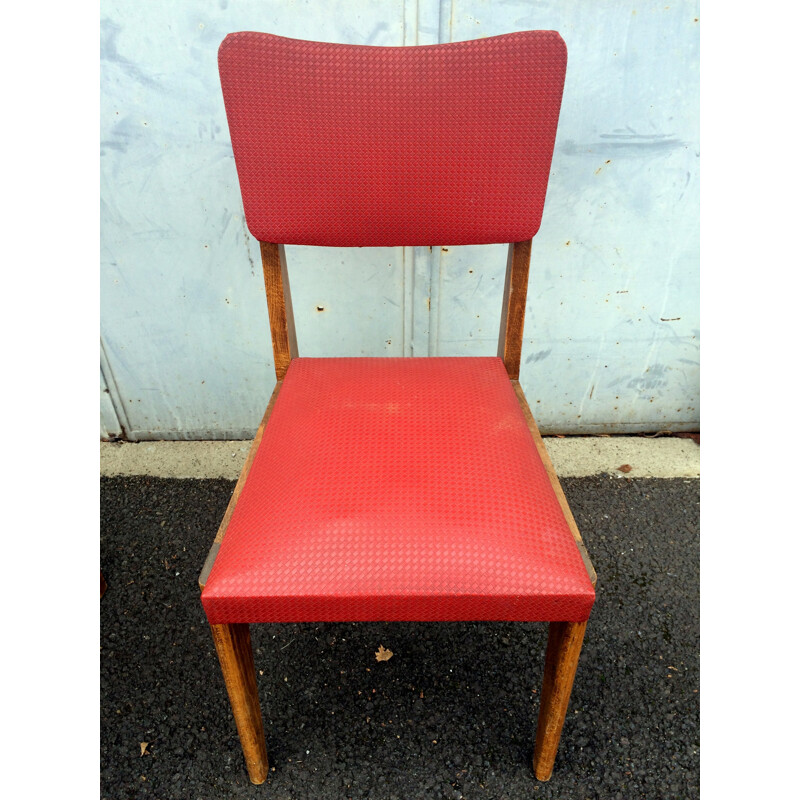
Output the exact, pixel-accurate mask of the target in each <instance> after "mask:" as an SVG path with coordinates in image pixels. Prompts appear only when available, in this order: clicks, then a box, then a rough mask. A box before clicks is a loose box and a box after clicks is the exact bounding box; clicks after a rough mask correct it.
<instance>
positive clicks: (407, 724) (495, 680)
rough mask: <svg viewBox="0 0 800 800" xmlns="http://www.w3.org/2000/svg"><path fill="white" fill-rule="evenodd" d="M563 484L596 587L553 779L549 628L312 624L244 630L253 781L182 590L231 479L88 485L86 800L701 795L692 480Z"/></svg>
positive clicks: (192, 583)
mask: <svg viewBox="0 0 800 800" xmlns="http://www.w3.org/2000/svg"><path fill="white" fill-rule="evenodd" d="M562 485H563V487H564V491H565V492H566V494H567V497H568V499H569V502H570V506H571V508H572V510H573V513H574V514H575V517H576V520H577V522H578V526H579V528H580V529H581V532H582V534H583V537H584V540H585V542H586V545H587V548H588V550H589V553H590V555H591V557H592V561H593V563H594V565H595V568H596V570H597V574H598V587H597V601H596V604H595V607H594V610H593V612H592V617H591V619H590V621H589V626H588V629H587V633H586V639H585V642H584V646H583V653H582V655H581V661H580V665H579V667H578V674H577V678H576V681H575V687H574V689H573V693H572V700H571V704H570V709H569V712H568V717H567V721H566V723H565V726H564V731H563V734H562V740H561V748H560V750H559V755H558V757H557V759H556V764H555V770H554V773H553V777H552V779H551V780H550V781H549V782H548V783H540V782H537V781H536V780H535V779H534V777H533V772H532V769H531V756H532V748H533V737H534V733H535V728H536V714H537V711H538V692H539V689H540V684H541V677H542V668H543V661H544V649H545V644H546V638H547V626H546V625H545V624H542V623H357V624H351V623H324V624H301V625H292V624H281V625H277V624H270V625H256V626H253V627H252V628H251V630H252V635H253V646H254V649H255V662H256V670H257V672H258V673H259V691H260V695H261V705H262V710H263V712H264V723H265V729H266V736H267V751H268V753H269V756H270V764H271V771H270V776H269V778H268V780H267V782H266V783H265V784H263V785H262V786H259V787H256V786H252V785H251V784H250V783H249V781H248V780H247V775H246V772H245V768H244V762H243V758H242V755H241V748H240V746H239V742H238V738H237V736H236V729H235V726H234V723H233V718H232V716H231V713H230V709H229V705H228V700H227V696H226V693H225V688H224V685H223V682H222V677H221V674H220V671H219V665H218V663H217V660H216V654H215V652H214V646H213V644H212V641H211V636H210V634H209V631H208V626H207V623H206V620H205V616H204V614H203V610H202V607H201V604H200V599H199V589H198V586H197V576H198V575H199V572H200V569H201V567H202V564H203V561H204V559H205V556H206V553H207V551H208V548H209V546H210V543H211V541H212V540H213V538H214V535H215V532H216V525H217V523H218V521H219V520H220V519H221V518H222V515H223V513H224V510H225V507H226V504H227V502H228V498H229V497H230V494H231V492H232V490H233V486H234V483H233V482H232V481H228V480H177V479H164V478H153V477H118V478H104V479H102V480H101V564H102V568H103V572H104V574H105V577H106V580H107V581H108V591H107V592H106V595H105V597H104V598H103V599H102V600H101V602H100V614H101V641H100V645H101V652H100V674H101V681H100V685H101V696H100V726H101V753H100V769H101V797H103V798H108V800H117V799H119V800H122V799H123V798H124V799H125V800H129V799H130V798H157V799H158V800H172V799H173V798H175V799H176V800H177V799H178V798H181V799H183V798H191V799H192V800H201V799H202V800H212V799H213V798H264V799H265V800H266V798H270V799H271V798H275V799H276V800H277V798H281V800H283V799H284V798H292V800H302V799H303V798H311V799H313V800H333V799H334V798H375V799H376V800H391V799H392V798H397V800H415V799H416V798H425V799H426V800H428V798H432V799H437V798H448V799H450V798H454V799H455V798H466V799H467V800H473V798H508V800H512V799H513V798H560V800H570V799H571V798H623V799H624V800H632V799H633V798H649V799H653V798H696V797H699V771H700V769H699V737H700V734H699V635H700V630H699V530H698V520H699V481H698V480H684V479H643V478H642V479H620V478H612V477H606V476H596V477H591V478H567V479H564V480H563V481H562ZM380 645H383V647H385V648H388V649H390V650H391V651H392V652H393V656H392V658H391V659H389V660H388V661H382V662H377V661H376V658H375V651H377V650H378V647H379V646H380ZM145 742H146V743H147V745H146V746H145V747H144V751H143V748H142V743H145Z"/></svg>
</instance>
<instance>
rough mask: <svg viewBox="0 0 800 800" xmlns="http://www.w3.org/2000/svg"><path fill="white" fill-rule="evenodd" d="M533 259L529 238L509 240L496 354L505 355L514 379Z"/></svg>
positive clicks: (518, 361) (519, 354)
mask: <svg viewBox="0 0 800 800" xmlns="http://www.w3.org/2000/svg"><path fill="white" fill-rule="evenodd" d="M530 263H531V240H530V239H527V240H526V241H524V242H512V243H511V244H509V246H508V262H507V264H506V284H505V288H504V290H503V311H502V315H501V317H500V340H499V341H498V344H497V355H498V356H499V357H500V358H502V359H503V363H504V364H505V366H506V371H507V372H508V377H509V378H510V379H511V380H512V381H517V380H519V364H520V359H521V357H522V331H523V328H524V327H525V300H526V298H527V296H528V271H529V268H530Z"/></svg>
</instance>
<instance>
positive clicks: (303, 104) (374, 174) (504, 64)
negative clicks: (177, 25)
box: [219, 31, 567, 246]
mask: <svg viewBox="0 0 800 800" xmlns="http://www.w3.org/2000/svg"><path fill="white" fill-rule="evenodd" d="M566 61H567V52H566V48H565V46H564V42H563V40H562V39H561V37H560V36H559V35H558V33H556V32H555V31H523V32H520V33H510V34H506V35H504V36H493V37H489V38H485V39H478V40H475V41H469V42H455V43H453V44H440V45H429V46H420V47H369V46H362V45H343V44H326V43H323V42H306V41H301V40H297V39H286V38H283V37H280V36H272V35H271V34H268V33H253V32H242V33H232V34H229V35H228V36H227V37H226V38H225V40H224V41H223V42H222V45H221V46H220V49H219V71H220V78H221V82H222V91H223V95H224V98H225V109H226V111H227V115H228V124H229V127H230V133H231V142H232V144H233V152H234V156H235V159H236V167H237V170H238V173H239V183H240V186H241V190H242V196H243V199H244V210H245V215H246V218H247V225H248V227H249V228H250V232H251V233H252V234H253V236H255V237H256V238H257V239H260V240H261V241H267V242H276V243H281V244H313V245H341V246H378V245H386V246H388V245H447V244H452V245H457V244H484V243H488V242H518V241H523V240H526V239H530V238H531V237H532V236H533V235H534V234H535V233H536V231H537V230H538V229H539V224H540V221H541V217H542V208H543V205H544V197H545V191H546V189H547V179H548V176H549V171H550V162H551V158H552V154H553V146H554V142H555V135H556V126H557V123H558V114H559V109H560V105H561V93H562V89H563V85H564V74H565V70H566Z"/></svg>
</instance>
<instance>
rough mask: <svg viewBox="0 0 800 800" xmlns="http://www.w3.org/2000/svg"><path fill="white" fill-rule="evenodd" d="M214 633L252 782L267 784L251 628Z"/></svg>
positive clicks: (214, 627)
mask: <svg viewBox="0 0 800 800" xmlns="http://www.w3.org/2000/svg"><path fill="white" fill-rule="evenodd" d="M211 634H212V636H213V637H214V645H215V646H216V648H217V655H218V656H219V664H220V667H222V676H223V677H224V678H225V686H226V687H227V689H228V697H229V698H230V701H231V709H232V710H233V718H234V719H235V720H236V727H237V729H238V731H239V740H240V741H241V743H242V750H243V752H244V760H245V763H246V764H247V772H248V774H249V775H250V780H251V781H252V782H253V783H264V781H265V780H266V779H267V771H268V769H269V763H268V762H267V744H266V741H265V740H264V723H263V722H262V719H261V706H260V705H259V702H258V687H257V686H256V670H255V664H254V663H253V648H252V646H251V644H250V626H249V625H247V624H243V623H235V624H230V625H212V626H211Z"/></svg>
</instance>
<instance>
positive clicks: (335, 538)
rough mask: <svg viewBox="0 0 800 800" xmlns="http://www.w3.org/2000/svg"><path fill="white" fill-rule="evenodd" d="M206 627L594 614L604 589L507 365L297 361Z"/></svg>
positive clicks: (208, 599)
mask: <svg viewBox="0 0 800 800" xmlns="http://www.w3.org/2000/svg"><path fill="white" fill-rule="evenodd" d="M202 601H203V605H204V607H205V611H206V614H207V615H208V619H209V621H210V622H211V623H212V624H213V623H231V622H303V621H308V622H322V621H366V620H408V621H410V620H528V621H558V620H562V621H570V622H576V621H581V620H585V619H588V617H589V612H590V610H591V607H592V603H593V602H594V588H593V587H592V584H591V581H590V579H589V576H588V574H587V572H586V568H585V567H584V564H583V561H582V559H581V556H580V553H579V552H578V548H577V546H576V544H575V541H574V539H573V538H572V534H571V533H570V530H569V528H568V526H567V523H566V521H565V519H564V514H563V512H562V511H561V507H560V505H559V503H558V500H557V499H556V496H555V493H554V492H553V489H552V487H551V485H550V481H549V479H548V477H547V473H546V472H545V469H544V466H543V464H542V461H541V459H540V457H539V455H538V453H537V451H536V447H535V445H534V442H533V439H532V437H531V435H530V432H529V430H528V428H527V425H526V422H525V418H524V416H523V414H522V410H521V409H520V407H519V403H518V401H517V398H516V395H515V393H514V390H513V388H512V386H511V383H510V381H509V379H508V375H507V374H506V371H505V368H504V366H503V362H502V361H501V360H500V359H499V358H326V359H319V358H298V359H295V360H293V361H292V363H291V366H290V367H289V371H288V373H287V375H286V379H285V381H284V384H283V387H282V389H281V391H280V394H279V395H278V398H277V401H276V403H275V406H274V408H273V411H272V415H271V416H270V419H269V421H268V423H267V426H266V429H265V431H264V436H263V439H262V441H261V445H260V447H259V449H258V453H257V455H256V457H255V460H254V462H253V466H252V468H251V471H250V475H249V478H248V480H247V482H246V484H245V487H244V490H243V491H242V494H241V496H240V498H239V502H238V504H237V506H236V510H235V511H234V514H233V517H232V519H231V522H230V525H229V527H228V531H227V533H226V535H225V538H224V540H223V542H222V546H221V548H220V551H219V554H218V556H217V559H216V562H215V564H214V567H213V568H212V570H211V574H210V575H209V578H208V582H207V583H206V586H205V589H204V591H203V594H202Z"/></svg>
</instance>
